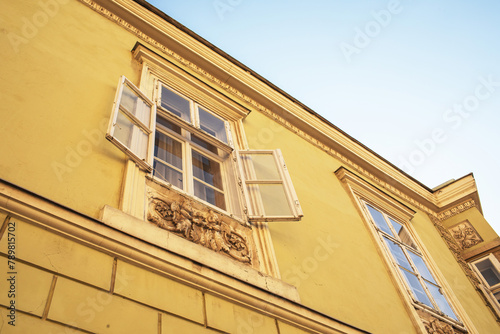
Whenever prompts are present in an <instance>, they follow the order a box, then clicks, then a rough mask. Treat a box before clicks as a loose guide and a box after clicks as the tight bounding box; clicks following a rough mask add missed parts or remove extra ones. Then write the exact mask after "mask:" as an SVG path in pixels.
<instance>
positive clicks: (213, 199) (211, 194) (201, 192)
mask: <svg viewBox="0 0 500 334" xmlns="http://www.w3.org/2000/svg"><path fill="white" fill-rule="evenodd" d="M194 195H195V196H196V197H198V198H200V199H202V200H204V201H206V202H208V203H210V204H213V205H215V206H217V207H219V208H221V209H223V210H226V202H225V201H224V194H223V193H222V192H220V191H218V190H215V189H214V188H212V187H209V186H207V185H205V184H203V183H201V182H199V181H197V180H196V179H195V180H194Z"/></svg>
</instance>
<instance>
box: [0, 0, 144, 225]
mask: <svg viewBox="0 0 500 334" xmlns="http://www.w3.org/2000/svg"><path fill="white" fill-rule="evenodd" d="M48 2H50V1H48ZM44 3H45V2H44ZM52 3H57V4H58V5H57V6H54V7H53V8H52V9H51V10H50V11H49V10H44V9H43V8H42V7H41V6H40V5H39V2H37V1H26V0H21V1H16V2H15V3H13V2H11V3H8V4H5V5H3V6H2V11H1V12H0V17H1V19H2V20H1V26H2V29H3V33H2V34H0V39H1V43H2V45H3V47H2V48H0V58H1V59H2V62H0V73H2V80H0V91H2V97H3V103H2V104H1V105H0V116H1V119H2V121H1V123H0V132H1V137H2V140H1V141H0V156H1V159H0V171H1V173H0V177H1V178H3V179H5V180H6V181H10V182H12V183H14V184H17V185H18V186H20V187H23V188H26V189H29V190H31V191H33V192H35V193H37V194H39V195H42V196H44V197H47V198H49V199H51V200H54V201H56V202H58V203H60V204H63V205H66V206H68V207H71V208H73V209H75V210H77V211H80V212H82V213H85V214H88V215H91V216H93V217H98V213H99V210H100V209H101V207H102V206H103V205H104V204H106V203H107V204H110V205H113V206H115V207H116V206H117V205H118V195H119V190H120V187H121V180H122V176H123V167H124V159H125V158H124V155H123V154H121V153H120V152H119V151H118V150H116V148H115V147H114V146H112V145H111V144H110V143H108V142H107V141H106V140H105V138H104V134H105V131H106V128H107V124H108V123H107V122H108V120H109V114H110V111H111V107H112V104H113V99H114V93H115V90H116V85H117V83H118V78H119V76H120V75H122V74H124V75H127V76H128V77H129V78H130V79H131V80H133V81H134V82H136V83H137V82H138V76H139V69H138V68H136V67H135V65H134V64H133V63H132V62H131V53H130V50H131V48H132V47H133V45H134V43H135V38H134V36H131V35H130V34H128V33H126V32H125V31H124V30H123V29H121V28H120V27H118V26H117V25H116V24H113V23H112V22H109V21H108V20H106V19H104V18H103V17H101V16H100V15H96V13H95V12H94V11H92V10H90V9H89V8H87V7H85V6H84V5H83V4H81V3H79V2H77V1H74V0H71V1H70V0H66V1H61V3H63V4H59V3H58V2H54V1H52ZM47 13H50V14H51V15H50V16H49V15H48V14H47ZM44 18H45V19H46V20H44ZM103 31H105V32H106V33H103ZM75 64H78V66H75Z"/></svg>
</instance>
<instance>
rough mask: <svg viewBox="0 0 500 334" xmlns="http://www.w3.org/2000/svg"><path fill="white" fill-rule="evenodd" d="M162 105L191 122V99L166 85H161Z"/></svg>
mask: <svg viewBox="0 0 500 334" xmlns="http://www.w3.org/2000/svg"><path fill="white" fill-rule="evenodd" d="M161 106H162V107H163V108H165V109H167V110H168V111H170V112H171V113H172V114H174V115H176V116H179V117H180V118H182V119H183V120H185V121H187V122H191V112H190V110H191V109H190V104H189V100H186V99H185V98H183V97H182V96H180V95H178V94H176V93H174V92H172V91H171V90H170V89H168V88H166V87H165V86H161Z"/></svg>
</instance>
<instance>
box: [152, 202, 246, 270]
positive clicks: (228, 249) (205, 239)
mask: <svg viewBox="0 0 500 334" xmlns="http://www.w3.org/2000/svg"><path fill="white" fill-rule="evenodd" d="M147 220H148V221H149V222H151V223H153V224H156V226H158V227H160V228H162V229H164V230H167V231H169V232H172V233H175V234H176V235H178V236H181V237H183V238H185V239H187V240H189V241H192V242H194V243H197V244H199V245H202V246H204V247H207V248H209V249H211V250H213V251H215V252H219V253H225V254H227V255H229V256H230V257H232V258H234V259H236V260H238V261H240V262H243V263H251V262H252V261H251V254H250V249H249V247H248V243H247V240H246V239H245V237H244V236H243V235H241V234H239V233H238V232H236V231H235V230H234V229H233V228H232V227H231V226H230V225H229V224H227V223H225V222H224V221H222V219H221V217H220V216H219V215H218V214H217V213H215V212H214V211H213V210H211V209H208V208H207V209H206V210H198V209H195V208H193V202H192V201H191V200H189V199H184V200H183V201H177V200H172V201H165V200H163V199H160V198H158V197H155V196H154V195H150V196H149V207H148V214H147Z"/></svg>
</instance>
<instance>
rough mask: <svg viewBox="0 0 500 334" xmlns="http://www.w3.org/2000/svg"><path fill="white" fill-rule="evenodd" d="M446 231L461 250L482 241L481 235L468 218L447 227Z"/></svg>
mask: <svg viewBox="0 0 500 334" xmlns="http://www.w3.org/2000/svg"><path fill="white" fill-rule="evenodd" d="M448 232H449V233H450V234H451V235H452V236H453V238H455V241H456V242H457V243H458V244H459V245H460V247H461V248H462V249H463V250H465V249H467V248H471V247H473V246H475V245H477V244H479V243H481V242H483V238H481V235H479V233H478V232H477V231H476V229H475V228H474V226H472V224H471V223H470V222H469V221H468V220H466V221H464V222H461V223H459V224H457V225H455V226H452V227H450V228H448Z"/></svg>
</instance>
